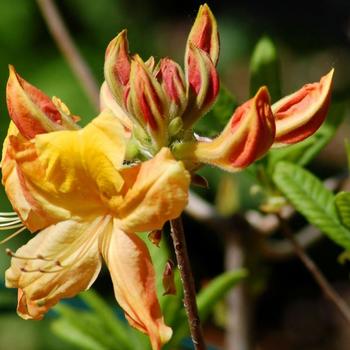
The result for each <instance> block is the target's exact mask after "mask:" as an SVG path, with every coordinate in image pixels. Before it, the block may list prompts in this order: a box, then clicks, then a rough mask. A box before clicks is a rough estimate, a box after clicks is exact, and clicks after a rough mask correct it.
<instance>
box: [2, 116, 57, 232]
mask: <svg viewBox="0 0 350 350" xmlns="http://www.w3.org/2000/svg"><path fill="white" fill-rule="evenodd" d="M12 137H16V138H18V139H21V140H22V142H25V139H24V138H23V137H22V136H21V135H20V133H19V131H18V129H17V127H16V126H15V124H14V123H13V122H11V123H10V127H9V130H8V134H7V137H6V139H5V141H4V146H3V152H2V161H1V168H2V184H3V185H4V187H5V192H6V194H7V197H8V198H9V200H10V202H11V203H12V206H13V208H14V209H15V210H16V212H17V213H18V215H19V217H20V218H21V220H22V222H23V223H24V224H25V225H26V227H27V228H28V229H29V230H30V231H31V232H34V231H37V230H39V229H42V228H44V227H47V226H49V225H51V224H53V223H55V222H56V221H57V220H56V219H57V218H55V217H51V216H50V215H48V213H47V212H46V211H45V210H44V208H43V207H42V206H41V205H40V203H39V202H38V201H37V200H36V199H35V198H34V197H33V195H32V193H31V191H30V188H29V187H28V183H27V181H26V179H25V177H24V176H23V173H22V171H21V169H20V167H19V165H18V164H17V162H16V159H15V152H13V150H12V146H11V141H10V138H12Z"/></svg>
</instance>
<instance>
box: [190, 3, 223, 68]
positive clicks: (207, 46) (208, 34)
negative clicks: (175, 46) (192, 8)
mask: <svg viewBox="0 0 350 350" xmlns="http://www.w3.org/2000/svg"><path fill="white" fill-rule="evenodd" d="M191 43H192V44H193V45H195V46H196V47H198V48H200V49H202V50H203V51H205V52H206V53H207V54H208V55H209V57H210V59H211V61H212V62H213V64H214V66H216V64H217V61H218V58H219V50H220V42H219V33H218V28H217V24H216V20H215V17H214V15H213V13H212V12H211V11H210V8H209V6H208V5H207V4H204V5H201V6H200V8H199V10H198V15H197V18H196V20H195V22H194V24H193V26H192V29H191V32H190V34H189V36H188V41H187V48H186V55H185V65H187V64H188V58H189V57H188V56H189V55H190V46H191Z"/></svg>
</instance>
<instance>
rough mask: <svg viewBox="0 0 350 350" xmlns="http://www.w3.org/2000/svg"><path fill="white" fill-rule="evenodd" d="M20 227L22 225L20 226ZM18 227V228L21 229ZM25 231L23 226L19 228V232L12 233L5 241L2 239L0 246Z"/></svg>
mask: <svg viewBox="0 0 350 350" xmlns="http://www.w3.org/2000/svg"><path fill="white" fill-rule="evenodd" d="M21 226H22V225H21ZM21 226H19V227H21ZM25 229H26V227H25V226H23V227H21V228H20V229H19V230H17V231H15V232H14V233H12V234H11V235H10V236H8V237H6V238H5V239H3V240H2V241H0V244H4V243H6V242H8V241H9V240H10V239H12V238H14V237H16V236H17V235H19V234H20V233H21V232H23V231H24V230H25Z"/></svg>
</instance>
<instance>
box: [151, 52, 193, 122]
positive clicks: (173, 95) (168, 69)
mask: <svg viewBox="0 0 350 350" xmlns="http://www.w3.org/2000/svg"><path fill="white" fill-rule="evenodd" d="M156 78H157V79H158V81H159V82H160V84H161V86H162V88H163V91H164V92H165V93H166V94H167V96H168V99H169V101H170V105H169V117H170V118H171V119H172V118H174V117H176V116H181V114H182V112H183V111H184V110H185V108H186V104H187V98H186V87H185V78H184V74H183V71H182V69H181V67H180V66H179V65H178V64H177V63H176V62H174V61H172V60H171V59H170V58H163V59H162V60H161V61H160V63H159V67H158V71H157V73H156Z"/></svg>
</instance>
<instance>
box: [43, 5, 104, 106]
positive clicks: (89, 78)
mask: <svg viewBox="0 0 350 350" xmlns="http://www.w3.org/2000/svg"><path fill="white" fill-rule="evenodd" d="M37 3H38V6H39V8H40V11H41V13H42V15H43V18H44V20H45V22H46V25H47V27H48V28H49V30H50V32H51V35H52V37H53V38H54V40H55V42H56V44H57V46H58V47H59V49H60V50H61V52H62V54H63V56H64V57H65V59H66V60H67V62H68V64H69V65H70V67H71V69H72V71H73V73H74V74H75V75H76V76H77V77H78V79H79V81H80V84H81V86H82V87H83V89H84V90H85V92H86V94H87V96H88V97H89V99H90V100H91V102H92V103H93V105H94V107H95V108H96V110H98V109H99V89H98V84H97V81H96V80H95V78H94V76H93V74H92V72H91V70H90V68H89V67H88V65H87V64H86V62H85V60H84V59H83V57H82V56H81V55H80V53H79V51H78V49H77V47H76V46H75V44H74V42H73V40H72V38H71V36H70V34H69V32H68V30H67V27H66V26H65V24H64V22H63V19H62V17H61V15H60V13H59V11H58V9H57V7H56V5H55V3H54V2H53V1H52V0H37Z"/></svg>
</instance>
